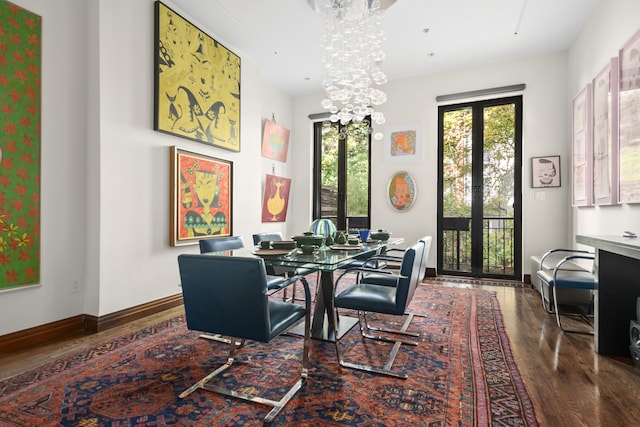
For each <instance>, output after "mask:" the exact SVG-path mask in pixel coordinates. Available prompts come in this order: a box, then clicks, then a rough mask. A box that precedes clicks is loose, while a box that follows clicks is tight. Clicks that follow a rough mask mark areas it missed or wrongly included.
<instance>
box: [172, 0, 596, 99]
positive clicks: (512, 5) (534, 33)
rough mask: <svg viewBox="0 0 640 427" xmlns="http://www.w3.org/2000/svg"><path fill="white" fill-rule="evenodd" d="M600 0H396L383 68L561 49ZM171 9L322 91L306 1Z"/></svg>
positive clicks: (412, 69)
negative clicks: (431, 54)
mask: <svg viewBox="0 0 640 427" xmlns="http://www.w3.org/2000/svg"><path fill="white" fill-rule="evenodd" d="M598 1H599V0H397V2H396V3H395V4H394V5H393V6H391V7H390V8H389V9H388V10H387V11H386V13H385V17H384V30H385V33H386V36H387V41H386V42H385V45H384V50H385V52H386V60H385V62H384V64H383V66H382V69H383V71H384V72H385V73H386V74H387V76H388V78H389V80H396V79H401V78H407V77H413V76H419V75H426V74H432V73H437V72H443V71H448V70H453V69H459V68H465V67H468V66H470V65H479V64H483V63H492V62H499V61H504V60H511V59H517V58H523V57H527V56H533V55H540V54H545V53H551V52H557V51H562V50H565V49H567V48H568V47H569V46H570V44H571V42H572V41H573V40H574V39H575V37H576V36H577V34H578V33H579V31H580V28H582V26H583V25H584V23H585V22H586V21H587V19H588V18H589V17H590V16H591V13H592V12H593V9H594V8H595V6H596V4H597V3H598ZM168 5H170V6H171V5H175V6H176V7H177V8H178V9H181V10H182V11H183V12H184V14H185V15H186V16H185V18H187V19H190V20H192V21H193V23H194V24H197V25H199V26H201V27H202V28H201V29H203V30H205V31H206V32H207V33H208V34H209V35H211V36H212V37H213V38H215V39H217V40H218V41H220V42H221V43H223V44H224V45H225V46H227V47H228V48H230V49H231V50H233V51H234V52H235V53H237V54H239V55H240V56H241V57H248V58H250V59H251V61H252V62H255V63H257V64H258V65H259V67H260V68H261V70H262V77H263V78H264V79H265V80H266V81H268V82H271V83H272V84H273V85H275V86H276V87H278V88H280V89H281V90H282V91H284V92H285V93H287V94H289V95H291V96H298V95H305V94H310V93H317V92H320V91H322V88H321V85H322V78H323V75H324V73H323V64H322V50H321V48H320V44H319V41H320V37H321V35H322V34H323V33H324V21H323V17H322V16H321V15H319V14H317V13H316V12H314V11H313V10H312V9H311V8H310V7H309V6H308V5H307V1H306V0H170V3H168ZM425 28H428V29H429V31H428V32H427V33H425V32H424V31H423V30H424V29H425ZM516 30H517V34H516ZM429 53H433V54H434V55H433V56H429V55H428V54H429Z"/></svg>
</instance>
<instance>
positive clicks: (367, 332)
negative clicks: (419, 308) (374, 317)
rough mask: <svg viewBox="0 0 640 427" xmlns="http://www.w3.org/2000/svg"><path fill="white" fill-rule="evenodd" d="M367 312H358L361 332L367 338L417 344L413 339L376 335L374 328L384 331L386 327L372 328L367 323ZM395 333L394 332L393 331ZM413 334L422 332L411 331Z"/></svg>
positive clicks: (416, 335)
mask: <svg viewBox="0 0 640 427" xmlns="http://www.w3.org/2000/svg"><path fill="white" fill-rule="evenodd" d="M366 316H367V314H366V313H365V312H364V311H359V312H358V324H359V326H360V334H361V335H362V336H363V337H365V338H369V339H371V340H376V341H384V342H393V343H395V342H400V343H402V344H408V345H413V346H417V345H418V343H417V342H416V341H411V340H405V339H400V338H391V337H387V336H384V335H374V334H372V333H371V331H373V330H377V331H384V329H382V328H377V329H370V328H369V325H368V324H367V317H366ZM392 333H394V332H392ZM398 333H400V334H404V333H403V332H401V331H400V332H398ZM410 335H411V336H415V337H418V336H420V334H415V335H413V332H412V333H410Z"/></svg>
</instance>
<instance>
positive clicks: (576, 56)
mask: <svg viewBox="0 0 640 427" xmlns="http://www.w3.org/2000/svg"><path fill="white" fill-rule="evenodd" d="M639 18H640V2H638V1H637V0H606V1H605V0H601V1H600V2H599V3H598V6H597V7H596V10H595V11H594V13H593V16H592V18H591V19H590V20H589V22H588V23H587V25H586V26H585V27H584V28H583V29H582V31H581V32H580V35H579V36H578V38H577V39H576V41H575V43H574V44H573V45H572V47H571V49H570V50H569V55H568V81H569V83H568V84H569V86H568V87H569V93H568V95H569V99H568V100H567V101H566V105H567V106H570V105H571V99H572V98H573V97H574V96H575V94H576V93H578V91H579V90H580V89H581V88H583V87H584V86H585V85H586V84H587V83H589V82H590V81H591V80H592V79H593V78H594V77H595V76H596V74H598V73H599V72H600V71H601V70H602V69H603V68H604V66H605V65H606V64H607V62H608V61H609V60H610V58H611V57H614V56H617V55H618V50H619V49H620V48H621V47H622V46H623V45H624V44H625V43H626V42H627V41H628V40H629V39H630V38H631V36H632V35H633V34H634V33H635V32H636V31H639V30H640V19H639ZM568 114H570V113H568ZM624 230H634V231H636V232H638V231H640V205H639V204H635V205H626V204H625V205H615V206H594V207H580V208H573V227H572V231H573V233H572V235H575V234H601V235H621V234H622V232H623V231H624ZM572 237H573V236H572Z"/></svg>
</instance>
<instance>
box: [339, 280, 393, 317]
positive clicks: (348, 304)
mask: <svg viewBox="0 0 640 427" xmlns="http://www.w3.org/2000/svg"><path fill="white" fill-rule="evenodd" d="M396 293H397V291H396V288H395V287H391V286H382V285H374V284H370V283H359V284H357V285H354V286H351V287H349V288H347V289H346V290H344V291H343V292H341V293H340V294H339V295H337V296H336V297H335V300H334V305H335V306H336V307H338V308H346V309H351V310H360V311H372V312H376V313H385V314H402V313H403V312H404V310H398V307H397V304H396Z"/></svg>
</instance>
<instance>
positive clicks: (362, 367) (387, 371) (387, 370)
mask: <svg viewBox="0 0 640 427" xmlns="http://www.w3.org/2000/svg"><path fill="white" fill-rule="evenodd" d="M333 316H334V324H335V325H336V326H337V325H338V310H337V309H334V310H333ZM359 324H360V332H361V334H362V336H363V337H364V338H370V339H378V338H382V339H379V340H381V341H387V342H393V343H394V344H393V348H392V349H391V353H390V354H389V357H388V359H387V361H386V363H385V364H384V367H382V368H380V367H377V366H373V365H367V364H363V363H353V362H349V361H346V360H345V359H343V357H342V355H341V353H340V339H339V338H338V337H339V336H340V334H339V331H337V330H336V339H335V342H334V344H335V347H336V357H337V358H338V363H339V364H340V366H342V367H345V368H350V369H356V370H359V371H366V372H371V373H374V374H380V375H386V376H390V377H394V378H401V379H407V378H408V375H407V374H406V373H405V372H393V371H391V367H392V366H393V362H394V361H395V358H396V356H397V354H398V351H400V346H401V345H402V344H403V343H407V344H413V345H418V343H416V342H411V341H409V342H406V341H403V340H393V339H389V338H386V337H374V336H372V335H369V334H366V333H365V332H364V331H363V325H362V323H361V322H359Z"/></svg>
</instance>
